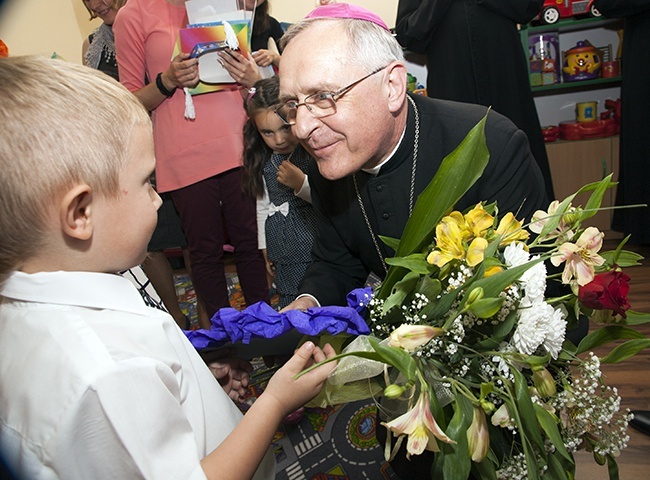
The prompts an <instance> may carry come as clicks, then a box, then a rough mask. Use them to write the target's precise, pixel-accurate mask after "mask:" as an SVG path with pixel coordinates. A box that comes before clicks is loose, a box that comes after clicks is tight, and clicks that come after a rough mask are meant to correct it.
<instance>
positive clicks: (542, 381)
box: [533, 366, 557, 398]
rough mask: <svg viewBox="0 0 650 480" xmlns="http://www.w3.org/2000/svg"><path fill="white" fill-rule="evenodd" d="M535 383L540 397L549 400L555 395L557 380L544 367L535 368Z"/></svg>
mask: <svg viewBox="0 0 650 480" xmlns="http://www.w3.org/2000/svg"><path fill="white" fill-rule="evenodd" d="M533 383H534V384H535V388H536V389H537V392H538V393H539V395H540V397H542V398H548V397H552V396H553V395H555V392H556V391H557V390H556V388H555V379H554V378H553V375H551V373H550V372H549V371H548V370H547V369H546V368H544V367H540V366H537V367H533Z"/></svg>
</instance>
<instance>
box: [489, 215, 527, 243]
mask: <svg viewBox="0 0 650 480" xmlns="http://www.w3.org/2000/svg"><path fill="white" fill-rule="evenodd" d="M521 225H522V223H521V222H520V221H519V220H517V219H516V218H515V216H514V215H513V214H512V212H508V213H506V214H505V215H504V216H503V218H502V219H501V221H500V222H499V226H498V227H497V231H496V234H497V235H501V241H500V242H499V245H510V244H511V243H512V242H517V241H523V240H527V239H528V237H529V236H530V234H529V233H528V232H527V231H526V230H524V229H523V228H521Z"/></svg>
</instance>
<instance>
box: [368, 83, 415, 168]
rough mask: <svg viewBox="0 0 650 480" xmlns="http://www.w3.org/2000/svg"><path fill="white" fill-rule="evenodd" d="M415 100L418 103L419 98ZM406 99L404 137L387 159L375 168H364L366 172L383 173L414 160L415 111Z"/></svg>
mask: <svg viewBox="0 0 650 480" xmlns="http://www.w3.org/2000/svg"><path fill="white" fill-rule="evenodd" d="M407 95H408V93H407ZM413 97H417V95H414V96H413ZM415 100H416V103H417V98H415ZM404 101H405V102H406V105H407V107H408V115H407V119H406V126H405V128H404V132H402V138H401V139H400V141H399V143H398V144H397V147H396V148H395V150H393V152H392V154H391V155H390V156H389V157H388V159H387V160H384V161H383V162H382V163H380V164H379V165H377V166H376V167H375V168H372V169H368V170H364V171H365V172H367V173H370V174H372V175H377V174H378V173H379V172H380V171H381V174H382V175H383V174H385V173H388V172H391V171H393V170H395V169H397V168H398V167H399V166H400V165H401V164H402V163H404V162H406V161H408V162H412V161H413V142H414V141H415V112H413V105H411V102H409V101H408V100H404Z"/></svg>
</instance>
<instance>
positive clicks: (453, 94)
mask: <svg viewBox="0 0 650 480" xmlns="http://www.w3.org/2000/svg"><path fill="white" fill-rule="evenodd" d="M543 3H544V2H543V0H400V1H399V6H398V10H397V23H396V27H395V30H396V32H397V40H398V41H399V42H400V44H402V46H404V47H405V48H407V49H409V50H411V51H413V52H417V53H423V54H425V55H426V59H427V70H428V74H427V95H429V96H430V97H434V98H441V99H445V100H455V101H458V102H467V103H477V104H479V105H485V106H491V107H492V108H493V109H494V110H496V111H497V112H499V113H501V114H502V115H505V116H506V117H508V118H509V119H510V120H512V121H513V122H514V124H515V125H517V126H518V127H519V128H520V129H521V130H523V131H524V133H526V135H527V136H528V141H529V143H530V149H531V151H532V153H533V156H534V157H535V160H537V163H538V165H539V168H540V170H541V172H542V175H543V176H544V182H545V184H546V193H547V196H548V197H549V199H551V200H552V199H554V198H555V195H554V193H553V182H552V179H551V171H550V168H549V165H548V157H547V154H546V146H545V144H544V137H543V135H542V130H541V126H540V123H539V117H538V116H537V109H536V107H535V102H534V100H533V96H532V93H531V90H530V82H529V78H528V60H527V54H526V53H525V52H524V50H523V48H522V45H521V39H520V35H519V31H518V30H517V24H518V23H520V24H525V23H528V22H529V21H530V20H532V19H533V17H534V16H535V15H536V14H537V13H539V11H540V9H541V8H542V5H543Z"/></svg>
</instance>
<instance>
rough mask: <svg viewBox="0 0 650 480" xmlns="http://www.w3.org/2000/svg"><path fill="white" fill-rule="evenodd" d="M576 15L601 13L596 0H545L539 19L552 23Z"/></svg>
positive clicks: (592, 15)
mask: <svg viewBox="0 0 650 480" xmlns="http://www.w3.org/2000/svg"><path fill="white" fill-rule="evenodd" d="M575 15H587V16H589V17H600V15H601V13H600V12H599V11H598V9H597V8H596V7H595V6H594V0H545V1H544V6H543V7H542V11H541V12H540V14H539V15H538V19H539V21H540V22H541V23H544V24H547V25H551V24H553V23H556V22H557V21H558V20H559V19H560V18H566V17H572V16H575Z"/></svg>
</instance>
